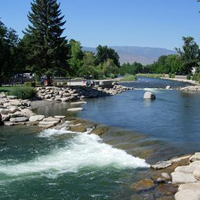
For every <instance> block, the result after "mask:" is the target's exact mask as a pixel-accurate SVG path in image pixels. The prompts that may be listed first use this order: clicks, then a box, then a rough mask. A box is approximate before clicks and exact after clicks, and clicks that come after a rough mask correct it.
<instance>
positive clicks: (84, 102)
mask: <svg viewBox="0 0 200 200" xmlns="http://www.w3.org/2000/svg"><path fill="white" fill-rule="evenodd" d="M86 103H87V102H86V101H77V102H71V105H80V104H86Z"/></svg>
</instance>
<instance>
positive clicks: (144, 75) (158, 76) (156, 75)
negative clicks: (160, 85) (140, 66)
mask: <svg viewBox="0 0 200 200" xmlns="http://www.w3.org/2000/svg"><path fill="white" fill-rule="evenodd" d="M137 77H147V78H161V77H164V75H163V74H140V73H139V74H137Z"/></svg>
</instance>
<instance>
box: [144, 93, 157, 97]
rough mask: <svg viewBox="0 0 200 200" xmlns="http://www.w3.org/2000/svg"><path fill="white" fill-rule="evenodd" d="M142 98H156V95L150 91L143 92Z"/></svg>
mask: <svg viewBox="0 0 200 200" xmlns="http://www.w3.org/2000/svg"><path fill="white" fill-rule="evenodd" d="M143 98H144V99H156V96H155V94H153V93H152V92H145V93H144V97H143Z"/></svg>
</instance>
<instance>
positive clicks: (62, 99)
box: [61, 97, 69, 102]
mask: <svg viewBox="0 0 200 200" xmlns="http://www.w3.org/2000/svg"><path fill="white" fill-rule="evenodd" d="M61 101H62V102H67V101H69V97H65V98H61Z"/></svg>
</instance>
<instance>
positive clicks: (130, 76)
mask: <svg viewBox="0 0 200 200" xmlns="http://www.w3.org/2000/svg"><path fill="white" fill-rule="evenodd" d="M136 80H137V79H136V77H135V76H134V75H132V74H126V75H125V76H124V78H122V79H121V80H120V81H136Z"/></svg>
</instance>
